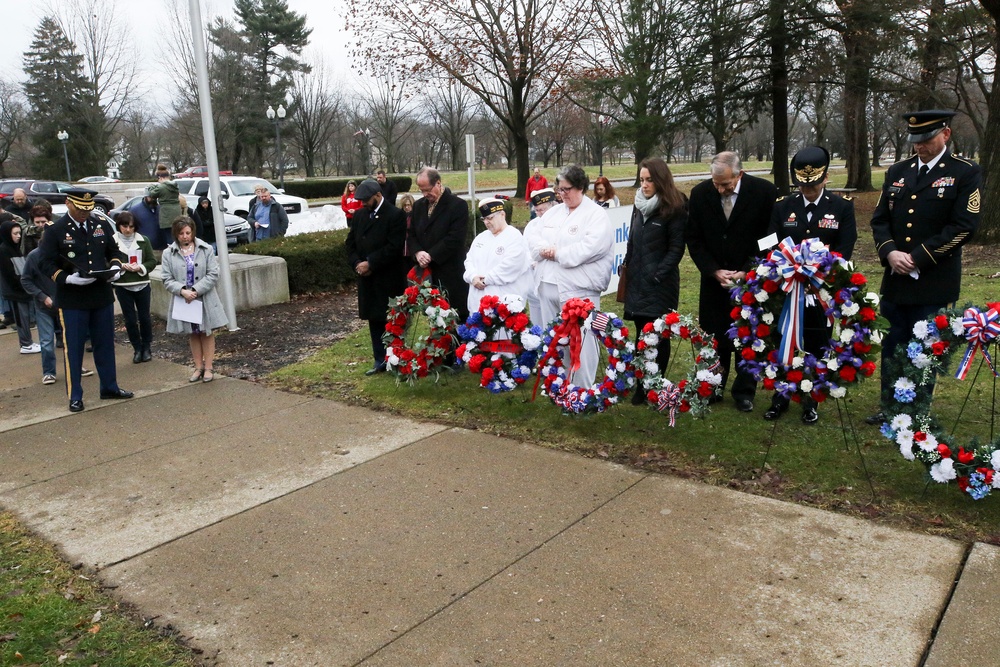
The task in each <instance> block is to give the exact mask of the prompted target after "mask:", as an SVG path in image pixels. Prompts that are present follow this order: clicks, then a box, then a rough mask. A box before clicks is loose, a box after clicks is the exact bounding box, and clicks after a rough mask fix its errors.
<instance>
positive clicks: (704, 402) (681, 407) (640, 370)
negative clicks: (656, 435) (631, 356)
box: [635, 312, 722, 426]
mask: <svg viewBox="0 0 1000 667" xmlns="http://www.w3.org/2000/svg"><path fill="white" fill-rule="evenodd" d="M674 338H676V339H679V340H686V341H690V342H691V345H692V348H693V349H692V355H693V356H694V367H693V368H691V369H690V370H689V371H688V374H687V376H686V377H685V378H684V379H683V380H680V381H679V382H677V383H674V382H671V381H670V380H668V379H667V378H665V377H663V376H662V375H660V372H661V369H660V366H659V364H658V363H656V352H657V345H658V344H659V343H660V341H662V340H670V339H674ZM717 345H718V343H717V342H716V341H715V339H714V338H713V336H712V334H709V333H705V332H704V331H702V330H701V328H700V327H698V325H697V324H696V323H695V321H694V318H692V317H691V316H690V315H684V316H681V315H678V314H677V313H675V312H671V313H667V314H666V315H664V316H663V317H660V318H658V319H657V320H655V321H653V322H650V323H648V324H646V326H644V327H643V328H642V334H641V335H640V336H639V339H638V341H637V342H636V346H635V348H636V354H637V356H639V355H641V356H642V357H643V360H642V363H641V364H639V363H637V364H636V366H637V368H636V371H635V375H636V378H638V379H641V380H642V385H643V388H644V389H645V391H646V392H647V395H646V398H647V399H648V401H649V405H650V406H652V407H653V408H655V409H656V410H657V411H659V412H666V413H667V414H668V415H669V417H670V425H671V426H673V425H674V423H675V418H676V414H677V412H678V411H680V412H690V413H691V414H692V415H694V416H696V417H700V416H704V415H705V414H706V413H707V412H708V405H709V402H710V399H711V397H712V395H713V394H714V393H716V391H718V388H719V385H720V384H721V383H722V374H721V373H719V372H718V370H719V367H720V364H719V355H718V354H717V352H716V347H717Z"/></svg>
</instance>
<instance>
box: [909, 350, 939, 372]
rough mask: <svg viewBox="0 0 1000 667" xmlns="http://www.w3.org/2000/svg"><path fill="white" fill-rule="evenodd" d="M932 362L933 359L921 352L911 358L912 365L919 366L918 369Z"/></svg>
mask: <svg viewBox="0 0 1000 667" xmlns="http://www.w3.org/2000/svg"><path fill="white" fill-rule="evenodd" d="M932 363H934V360H933V359H931V358H930V357H928V356H927V355H926V354H923V353H921V354H918V355H917V356H915V357H914V358H913V365H914V366H916V367H917V368H919V369H920V370H923V369H925V368H927V367H928V366H930V365H931V364H932Z"/></svg>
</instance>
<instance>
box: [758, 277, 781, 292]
mask: <svg viewBox="0 0 1000 667" xmlns="http://www.w3.org/2000/svg"><path fill="white" fill-rule="evenodd" d="M761 288H762V289H763V290H764V291H765V292H767V293H768V294H773V293H775V292H777V291H778V283H776V282H775V281H773V280H765V281H764V284H763V285H761Z"/></svg>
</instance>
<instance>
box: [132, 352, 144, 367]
mask: <svg viewBox="0 0 1000 667" xmlns="http://www.w3.org/2000/svg"><path fill="white" fill-rule="evenodd" d="M141 362H142V351H141V350H136V351H135V354H133V355H132V363H133V364H138V363H141Z"/></svg>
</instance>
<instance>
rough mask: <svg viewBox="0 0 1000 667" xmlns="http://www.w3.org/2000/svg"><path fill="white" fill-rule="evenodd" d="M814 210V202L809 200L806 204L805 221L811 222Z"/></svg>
mask: <svg viewBox="0 0 1000 667" xmlns="http://www.w3.org/2000/svg"><path fill="white" fill-rule="evenodd" d="M815 212H816V204H814V203H812V202H809V203H808V204H806V222H812V219H813V213H815Z"/></svg>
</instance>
